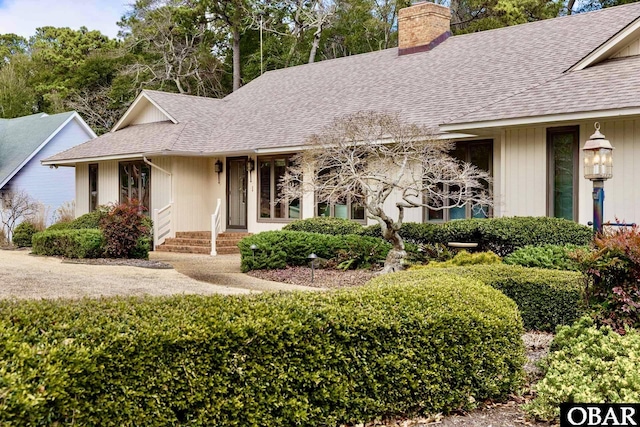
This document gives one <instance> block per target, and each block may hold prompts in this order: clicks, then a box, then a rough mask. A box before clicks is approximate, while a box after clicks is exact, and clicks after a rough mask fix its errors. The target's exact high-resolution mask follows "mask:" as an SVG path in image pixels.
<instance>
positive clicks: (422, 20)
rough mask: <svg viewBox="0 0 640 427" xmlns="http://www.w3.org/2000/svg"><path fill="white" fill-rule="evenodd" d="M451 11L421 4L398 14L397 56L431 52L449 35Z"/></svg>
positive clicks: (433, 4) (439, 6)
mask: <svg viewBox="0 0 640 427" xmlns="http://www.w3.org/2000/svg"><path fill="white" fill-rule="evenodd" d="M450 22H451V10H449V8H448V7H446V6H441V5H439V4H435V3H429V2H422V3H416V4H414V5H411V6H409V7H407V8H404V9H400V11H399V12H398V55H407V54H410V53H416V52H424V51H427V50H431V49H433V48H434V47H436V46H437V45H439V44H440V43H442V42H443V41H445V40H446V39H447V38H449V36H450V35H451V25H450Z"/></svg>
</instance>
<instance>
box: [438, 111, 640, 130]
mask: <svg viewBox="0 0 640 427" xmlns="http://www.w3.org/2000/svg"><path fill="white" fill-rule="evenodd" d="M636 115H640V107H630V108H619V109H615V110H595V111H581V112H575V113H560V114H548V115H544V116H530V117H514V118H509V119H498V120H485V121H479V122H467V123H464V122H461V123H450V124H442V125H440V129H441V130H442V131H444V132H464V131H471V132H472V131H474V130H478V129H488V128H502V127H510V126H527V125H539V124H544V123H552V122H566V121H577V120H590V119H604V118H617V117H626V116H636Z"/></svg>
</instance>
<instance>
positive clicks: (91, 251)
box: [32, 229, 105, 258]
mask: <svg viewBox="0 0 640 427" xmlns="http://www.w3.org/2000/svg"><path fill="white" fill-rule="evenodd" d="M32 242H33V248H32V251H33V253H34V254H36V255H49V256H63V257H66V258H100V257H101V256H103V254H104V245H105V240H104V236H103V235H102V233H101V232H100V230H95V229H86V230H45V231H41V232H40V233H36V234H34V235H33V240H32Z"/></svg>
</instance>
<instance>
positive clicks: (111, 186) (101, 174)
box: [98, 160, 120, 205]
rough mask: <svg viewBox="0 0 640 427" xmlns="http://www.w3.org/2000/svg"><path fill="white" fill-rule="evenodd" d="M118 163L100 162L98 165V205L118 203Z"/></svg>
mask: <svg viewBox="0 0 640 427" xmlns="http://www.w3.org/2000/svg"><path fill="white" fill-rule="evenodd" d="M118 173H119V172H118V161H117V160H111V161H108V162H100V163H99V165H98V204H99V205H107V204H109V203H118V202H119V201H120V192H119V176H118Z"/></svg>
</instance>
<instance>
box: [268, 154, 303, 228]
mask: <svg viewBox="0 0 640 427" xmlns="http://www.w3.org/2000/svg"><path fill="white" fill-rule="evenodd" d="M290 164H291V157H290V156H279V157H267V158H262V157H261V158H258V165H259V168H258V188H259V201H258V206H259V207H260V218H259V219H283V220H287V219H298V218H300V199H293V200H284V199H283V196H282V193H281V191H280V188H279V184H280V183H281V182H282V178H283V177H284V173H285V171H286V170H287V167H288V166H289V165H290Z"/></svg>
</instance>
